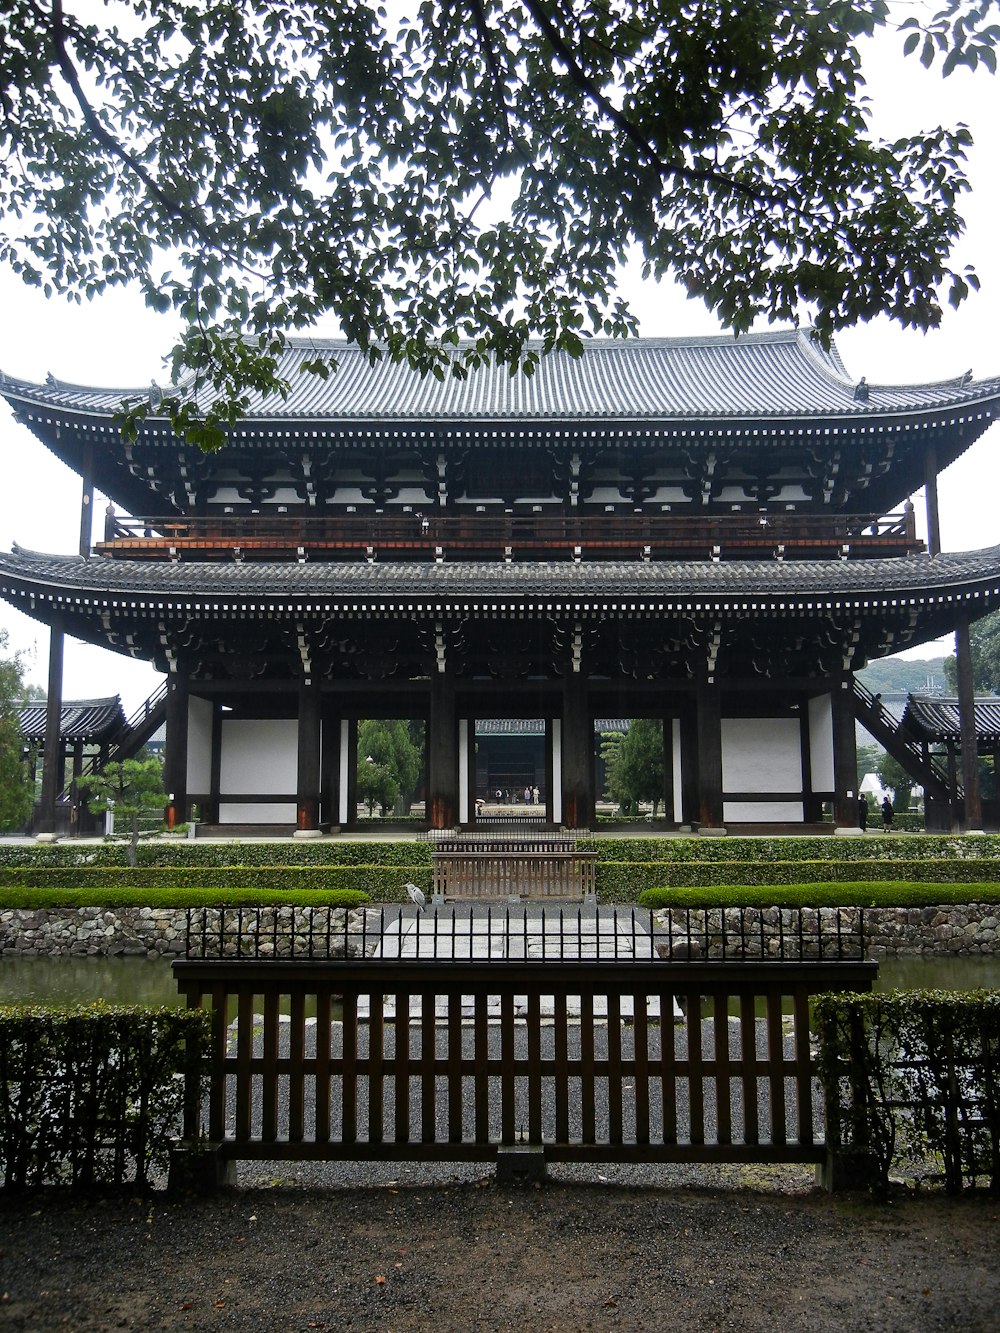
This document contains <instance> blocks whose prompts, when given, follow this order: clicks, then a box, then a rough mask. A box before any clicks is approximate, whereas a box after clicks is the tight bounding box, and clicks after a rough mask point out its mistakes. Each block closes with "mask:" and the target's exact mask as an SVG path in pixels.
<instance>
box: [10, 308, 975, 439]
mask: <svg viewBox="0 0 1000 1333" xmlns="http://www.w3.org/2000/svg"><path fill="white" fill-rule="evenodd" d="M317 354H327V355H329V356H330V357H331V358H333V359H334V360H335V361H336V363H337V370H336V372H335V373H334V374H331V375H330V377H329V378H328V379H326V380H323V379H321V378H320V377H319V376H316V375H313V374H307V373H303V372H302V369H301V367H302V363H303V361H305V360H306V359H311V358H315V357H316V356H317ZM280 371H281V374H282V376H283V377H284V378H285V379H287V380H288V382H289V384H290V386H291V390H290V393H289V396H288V398H287V399H282V398H281V397H280V396H279V395H277V394H272V395H269V396H264V397H259V396H258V397H257V398H251V402H250V407H249V410H248V412H247V414H246V417H245V418H244V419H245V420H246V421H247V422H248V423H253V422H255V421H267V420H285V419H300V420H323V421H343V422H364V421H372V422H385V421H389V422H392V421H395V422H408V421H428V422H430V421H438V422H440V421H456V422H458V421H484V420H489V421H509V420H513V421H517V420H523V421H525V422H531V421H539V422H541V421H559V420H572V421H581V420H593V421H609V420H616V421H630V420H639V421H689V420H692V419H713V418H715V419H718V418H721V419H728V418H746V417H774V416H777V417H793V418H794V417H815V416H820V417H830V416H833V417H837V416H843V417H848V418H855V419H863V418H865V417H867V416H872V415H874V416H878V415H882V414H885V413H889V414H895V413H907V412H914V411H916V412H925V411H927V410H933V409H935V408H942V409H949V408H954V407H959V406H961V405H963V404H970V405H972V404H977V403H982V402H984V401H992V400H996V399H998V398H1000V377H995V378H993V379H988V380H981V381H978V382H976V381H973V380H972V379H971V377H970V376H965V377H963V378H960V379H954V380H946V381H942V382H940V383H937V384H924V385H912V386H888V385H876V384H868V385H865V386H864V388H863V389H861V390H859V389H858V384H857V382H856V381H855V380H854V379H852V378H851V377H850V376H849V375H848V374H847V372H846V370H845V368H844V366H843V364H842V362H841V360H840V358H839V356H838V354H837V352H836V350H835V349H832V350H831V351H829V352H826V351H824V350H823V349H822V348H820V347H819V346H818V345H817V344H816V343H814V342H813V341H812V340H811V338H810V337H809V334H808V331H804V330H790V331H781V332H768V333H758V334H746V335H744V336H742V337H740V338H734V337H732V336H730V335H716V336H713V337H703V338H642V339H628V340H609V339H597V338H595V339H592V340H589V341H588V342H587V344H586V349H585V351H584V353H583V355H582V356H580V357H577V358H573V357H570V356H568V355H566V354H564V353H558V352H556V353H552V354H550V355H548V356H543V357H542V358H541V360H540V362H539V364H538V367H537V369H536V370H535V373H534V374H533V375H531V376H528V375H524V374H520V373H518V374H515V375H513V376H512V375H511V374H510V373H509V372H508V371H507V370H506V369H504V368H502V367H489V368H486V369H481V370H476V371H472V372H471V373H470V374H469V376H468V378H467V379H464V380H460V379H456V378H455V377H453V376H446V377H445V378H444V380H442V381H439V380H436V379H435V378H434V377H433V376H429V375H428V376H425V377H421V376H420V375H418V374H416V373H415V372H414V371H412V370H411V369H410V368H409V367H408V366H405V365H398V364H391V363H389V362H379V363H377V364H376V365H375V366H372V365H370V364H369V363H368V360H367V358H366V356H365V354H364V353H362V352H361V351H360V350H359V349H358V348H357V347H355V346H353V345H351V344H348V343H344V342H336V341H325V340H321V339H315V340H314V339H294V340H292V342H291V344H290V346H289V348H288V350H287V351H286V353H285V355H284V357H283V359H282V363H281V367H280ZM0 394H3V395H4V396H5V397H7V398H9V399H10V400H11V401H12V402H15V401H21V402H25V401H34V402H37V403H44V404H47V405H49V406H50V407H52V408H63V409H65V410H66V411H71V412H75V413H83V414H85V415H94V416H100V417H107V416H109V415H110V414H112V413H114V412H116V411H117V410H118V408H119V406H120V404H121V401H122V399H123V398H134V397H136V396H141V397H145V396H146V395H147V394H148V388H140V389H136V388H131V389H128V388H126V389H121V388H116V389H95V388H89V387H86V386H79V385H73V384H65V383H62V382H61V381H58V380H54V379H52V378H51V377H50V380H49V382H48V383H47V384H44V385H34V384H31V383H29V382H27V381H24V380H16V379H12V378H9V377H4V376H0Z"/></svg>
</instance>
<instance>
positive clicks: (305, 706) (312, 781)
mask: <svg viewBox="0 0 1000 1333" xmlns="http://www.w3.org/2000/svg"><path fill="white" fill-rule="evenodd" d="M319 702H320V694H319V686H318V685H317V684H316V683H315V682H314V681H313V679H312V677H311V676H306V678H305V679H304V680H303V681H302V683H301V684H300V685H299V727H298V766H297V778H296V794H295V805H296V814H295V831H296V833H303V834H309V833H318V832H319V787H320V777H319V760H320V709H319Z"/></svg>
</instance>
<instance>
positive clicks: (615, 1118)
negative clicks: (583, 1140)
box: [606, 992, 622, 1143]
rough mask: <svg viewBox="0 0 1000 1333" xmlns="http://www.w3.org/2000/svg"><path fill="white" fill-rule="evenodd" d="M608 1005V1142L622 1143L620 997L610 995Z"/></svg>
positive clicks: (616, 994)
mask: <svg viewBox="0 0 1000 1333" xmlns="http://www.w3.org/2000/svg"><path fill="white" fill-rule="evenodd" d="M606 999H607V1005H608V1142H609V1143H621V1141H622V1015H621V996H620V995H619V994H618V993H617V992H614V993H610V994H608V996H607V997H606Z"/></svg>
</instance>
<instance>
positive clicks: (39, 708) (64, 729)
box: [18, 694, 125, 741]
mask: <svg viewBox="0 0 1000 1333" xmlns="http://www.w3.org/2000/svg"><path fill="white" fill-rule="evenodd" d="M46 709H47V704H46V702H45V700H44V699H36V700H32V701H31V702H30V703H27V704H25V705H24V706H23V707H22V708H21V709H20V710H19V712H18V725H19V726H20V728H21V735H22V736H23V737H24V739H25V740H26V741H44V740H45V713H46ZM124 725H125V714H124V713H123V712H122V703H121V699H120V698H119V697H118V695H117V694H115V695H112V696H111V697H110V698H108V699H72V700H65V701H64V702H63V705H62V712H61V714H60V718H59V735H60V736H61V737H62V739H63V740H65V741H98V740H101V739H103V738H104V737H105V736H108V735H110V734H111V733H112V732H114V731H117V730H118V728H119V727H122V726H124Z"/></svg>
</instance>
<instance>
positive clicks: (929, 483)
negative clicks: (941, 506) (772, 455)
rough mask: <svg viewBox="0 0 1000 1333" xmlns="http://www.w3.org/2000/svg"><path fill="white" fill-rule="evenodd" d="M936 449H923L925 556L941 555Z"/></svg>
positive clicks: (931, 447) (929, 446)
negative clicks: (925, 526)
mask: <svg viewBox="0 0 1000 1333" xmlns="http://www.w3.org/2000/svg"><path fill="white" fill-rule="evenodd" d="M937 474H938V466H937V448H936V447H935V446H934V445H933V444H928V445H927V446H926V447H925V448H924V503H925V505H926V508H927V554H928V555H940V554H941V516H940V514H939V513H938V489H937Z"/></svg>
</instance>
